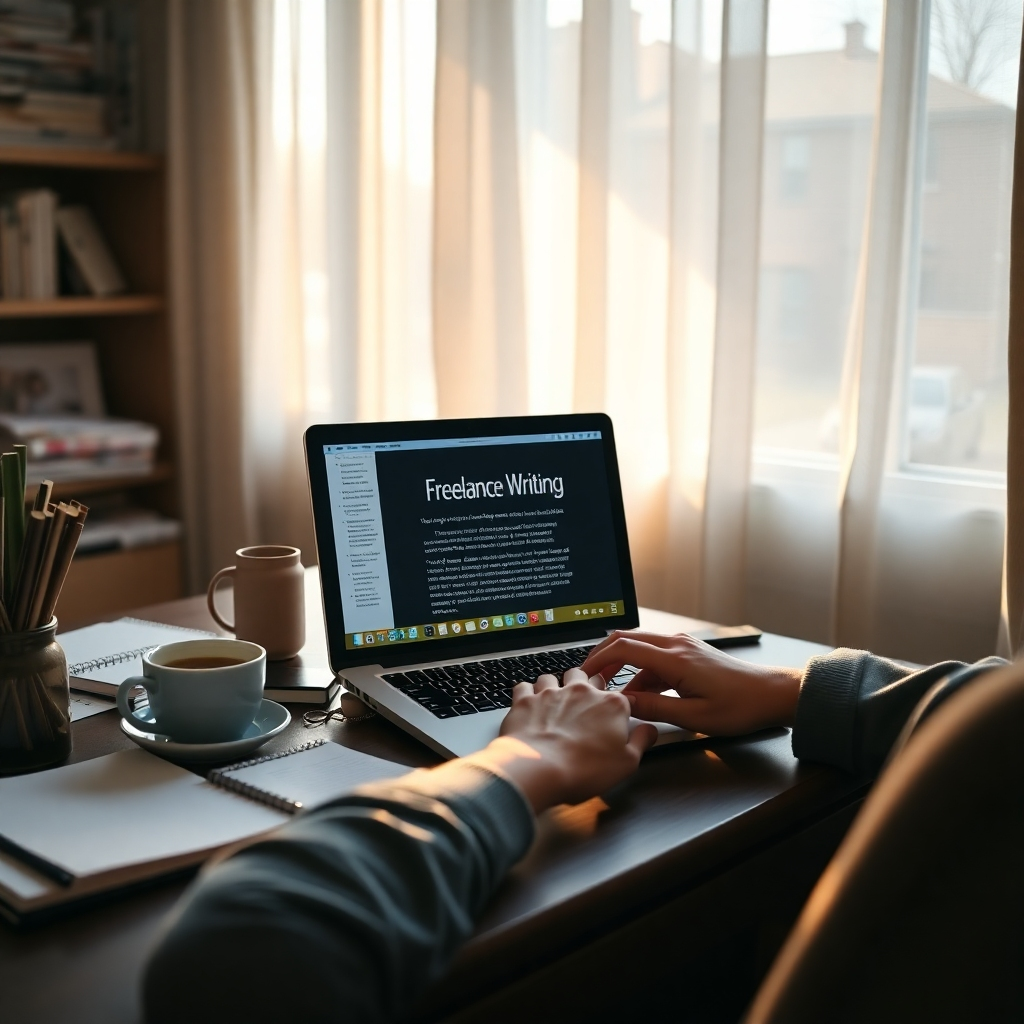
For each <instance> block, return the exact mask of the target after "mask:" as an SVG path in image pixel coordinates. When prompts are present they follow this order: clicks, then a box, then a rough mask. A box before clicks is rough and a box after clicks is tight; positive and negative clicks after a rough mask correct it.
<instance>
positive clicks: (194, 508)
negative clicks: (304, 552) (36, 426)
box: [168, 0, 271, 589]
mask: <svg viewBox="0 0 1024 1024" xmlns="http://www.w3.org/2000/svg"><path fill="white" fill-rule="evenodd" d="M270 12H271V5H270V4H269V3H258V2H257V3H251V4H250V3H248V2H245V0H236V2H227V3H223V4H220V3H218V4H207V3H204V2H202V0H171V3H170V4H169V6H168V20H169V24H168V79H169V81H168V152H169V166H168V177H169V211H168V212H169V220H170V226H171V233H170V247H171V248H170V285H171V303H170V309H171V311H172V319H171V330H172V335H173V339H174V348H175V357H176V381H175V391H176V399H177V408H178V421H179V424H180V430H179V451H178V463H179V467H180V472H181V499H182V513H183V518H184V521H185V527H186V531H187V536H188V538H189V544H188V547H187V550H188V565H187V570H188V580H189V583H190V585H191V587H192V588H193V589H198V588H200V587H202V586H203V585H204V584H205V580H206V578H207V577H208V575H209V573H210V572H211V571H212V570H213V569H216V568H217V567H218V566H220V565H226V564H228V563H229V562H230V561H231V560H232V557H233V553H234V550H235V548H236V547H238V546H239V545H240V544H245V543H251V542H253V541H254V540H255V538H256V536H257V523H256V513H255V500H254V499H255V494H254V491H253V488H252V485H251V481H250V480H248V479H247V475H246V472H245V461H244V457H243V452H244V451H245V448H246V437H245V430H246V425H247V424H246V408H247V406H248V402H247V400H246V396H245V393H244V391H245V388H244V380H243V375H244V366H245V363H246V349H247V339H248V338H249V335H250V332H251V328H252V299H253V294H252V281H253V266H252V253H253V251H254V248H255V238H254V233H255V224H256V212H257V210H256V202H255V190H256V183H255V180H254V177H255V166H256V150H255V147H256V143H255V139H254V133H255V126H256V123H257V121H258V120H259V116H258V114H257V112H256V111H255V110H254V109H253V104H254V102H255V97H256V95H257V94H256V79H257V78H258V77H259V74H258V69H257V62H258V61H259V60H260V58H261V45H260V41H261V40H262V41H265V40H267V39H269V32H264V31H261V22H265V21H266V19H267V18H268V17H269V16H270ZM263 27H264V28H266V27H267V26H265V25H264V26H263ZM263 56H265V55H263Z"/></svg>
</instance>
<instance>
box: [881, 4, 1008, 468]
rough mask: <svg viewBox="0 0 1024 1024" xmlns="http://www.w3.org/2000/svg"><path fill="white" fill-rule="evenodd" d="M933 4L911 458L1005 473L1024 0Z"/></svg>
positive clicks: (907, 451)
mask: <svg viewBox="0 0 1024 1024" xmlns="http://www.w3.org/2000/svg"><path fill="white" fill-rule="evenodd" d="M931 9H932V15H931V23H930V39H929V58H928V78H927V93H926V96H925V100H924V102H925V117H926V121H925V135H924V139H923V143H922V152H921V154H920V157H919V163H920V167H919V170H918V173H917V176H916V177H917V180H916V192H915V201H916V204H917V205H916V211H915V212H916V216H917V222H918V224H919V228H918V237H917V239H916V240H912V245H913V246H914V249H915V251H916V254H917V260H918V266H919V271H918V276H919V282H920V283H919V290H918V294H917V296H916V309H917V312H916V316H915V317H914V318H913V319H912V321H911V323H910V325H909V328H908V338H907V344H908V348H909V350H910V351H911V353H912V357H911V358H910V359H909V360H908V361H907V362H908V373H909V380H907V381H906V383H905V387H904V390H905V394H906V396H907V398H906V400H905V402H904V417H903V435H904V436H903V444H902V446H901V453H902V458H901V461H902V464H903V465H904V466H905V467H908V468H913V467H915V466H917V465H921V464H924V465H930V466H942V467H946V468H947V469H949V468H955V469H960V470H982V471H990V472H999V473H1002V472H1004V471H1005V464H1006V419H1007V406H1008V400H1007V378H1006V335H1007V320H1006V317H1007V307H1008V303H1009V259H1008V257H1009V247H1010V239H1009V229H1010V186H1011V169H1012V163H1013V140H1014V119H1015V111H1014V107H1015V103H1016V92H1017V70H1018V65H1019V55H1018V50H1017V46H1018V43H1019V40H1020V4H1019V3H1011V2H1009V0H976V2H975V3H972V4H964V3H960V2H957V0H933V2H932V8H931ZM940 170H941V172H942V187H941V189H940V188H938V187H936V186H937V185H938V179H939V172H940ZM940 392H941V394H942V395H943V396H944V397H943V398H942V400H941V401H940V400H939V399H938V397H937V396H938V395H939V394H940ZM926 395H928V396H931V397H932V398H934V399H935V400H934V401H928V402H926V401H924V397H925V396H926Z"/></svg>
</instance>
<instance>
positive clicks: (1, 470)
mask: <svg viewBox="0 0 1024 1024" xmlns="http://www.w3.org/2000/svg"><path fill="white" fill-rule="evenodd" d="M0 479H2V481H3V495H4V595H5V596H6V597H7V599H8V600H10V597H11V591H12V589H13V587H14V574H15V572H17V569H18V559H19V558H20V557H21V544H22V541H23V539H24V536H25V489H24V487H21V458H20V456H19V455H18V454H17V453H16V452H4V453H3V455H0ZM19 487H20V488H21V490H20V497H19Z"/></svg>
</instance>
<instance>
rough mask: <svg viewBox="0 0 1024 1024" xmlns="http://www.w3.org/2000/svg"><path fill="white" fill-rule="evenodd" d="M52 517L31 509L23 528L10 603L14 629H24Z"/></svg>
mask: <svg viewBox="0 0 1024 1024" xmlns="http://www.w3.org/2000/svg"><path fill="white" fill-rule="evenodd" d="M52 519H53V516H47V514H46V513H45V512H40V511H38V510H37V509H33V510H32V511H31V512H29V514H28V525H27V526H26V528H25V544H24V546H23V547H22V549H21V565H20V566H19V567H18V577H17V581H16V582H15V584H14V600H13V601H12V602H11V616H12V621H13V622H14V628H15V629H24V628H25V619H26V617H27V616H28V610H29V602H30V601H31V600H32V591H33V589H34V588H35V582H36V577H37V576H38V575H39V560H40V558H41V557H42V554H43V547H44V545H45V544H46V535H47V533H48V532H49V531H48V527H49V525H50V521H51V520H52Z"/></svg>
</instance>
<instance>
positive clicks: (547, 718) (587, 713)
mask: <svg viewBox="0 0 1024 1024" xmlns="http://www.w3.org/2000/svg"><path fill="white" fill-rule="evenodd" d="M563 683H564V685H562V686H559V685H558V680H557V679H556V678H555V677H554V676H551V675H544V676H541V677H540V678H539V679H538V680H537V682H536V684H533V683H517V684H516V686H515V687H514V688H513V690H512V708H511V709H510V711H509V713H508V714H507V715H506V716H505V720H504V721H503V722H502V725H501V735H500V736H499V737H498V738H497V739H496V740H494V741H493V742H492V743H490V744H488V746H487V747H485V748H484V749H483V750H481V751H479V752H478V753H476V754H471V755H470V756H469V757H468V758H466V759H465V760H467V761H469V762H471V763H475V764H479V765H482V766H483V767H485V768H489V769H491V770H492V771H494V772H496V773H497V774H499V775H503V776H505V777H506V778H508V779H510V780H511V781H512V782H514V783H515V784H516V785H517V786H518V787H519V788H520V789H521V790H522V792H523V794H524V795H525V796H526V798H527V800H529V802H530V804H531V805H532V806H533V809H534V811H535V812H538V813H539V812H540V811H542V810H544V809H545V808H547V807H553V806H554V805H555V804H562V803H579V802H580V801H582V800H586V799H588V798H590V797H592V796H596V795H597V794H598V793H603V792H605V791H606V790H607V789H610V788H611V787H612V786H614V785H615V784H616V783H617V782H621V781H622V780H623V779H624V778H626V776H628V775H631V774H632V773H633V772H634V771H635V770H636V767H637V765H638V764H639V763H640V758H641V756H642V755H643V753H644V751H645V750H647V748H648V747H650V746H651V744H653V743H654V741H655V740H656V739H657V738H658V731H657V729H655V728H654V726H652V725H635V726H634V727H633V729H632V730H630V725H629V701H628V700H627V699H626V698H625V697H623V696H622V694H620V693H609V692H608V691H607V690H605V689H604V685H605V683H604V680H603V679H602V678H600V677H596V678H595V679H593V680H588V678H587V675H586V674H585V673H584V672H582V671H580V669H576V668H574V669H569V671H568V672H566V673H565V676H564V679H563Z"/></svg>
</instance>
